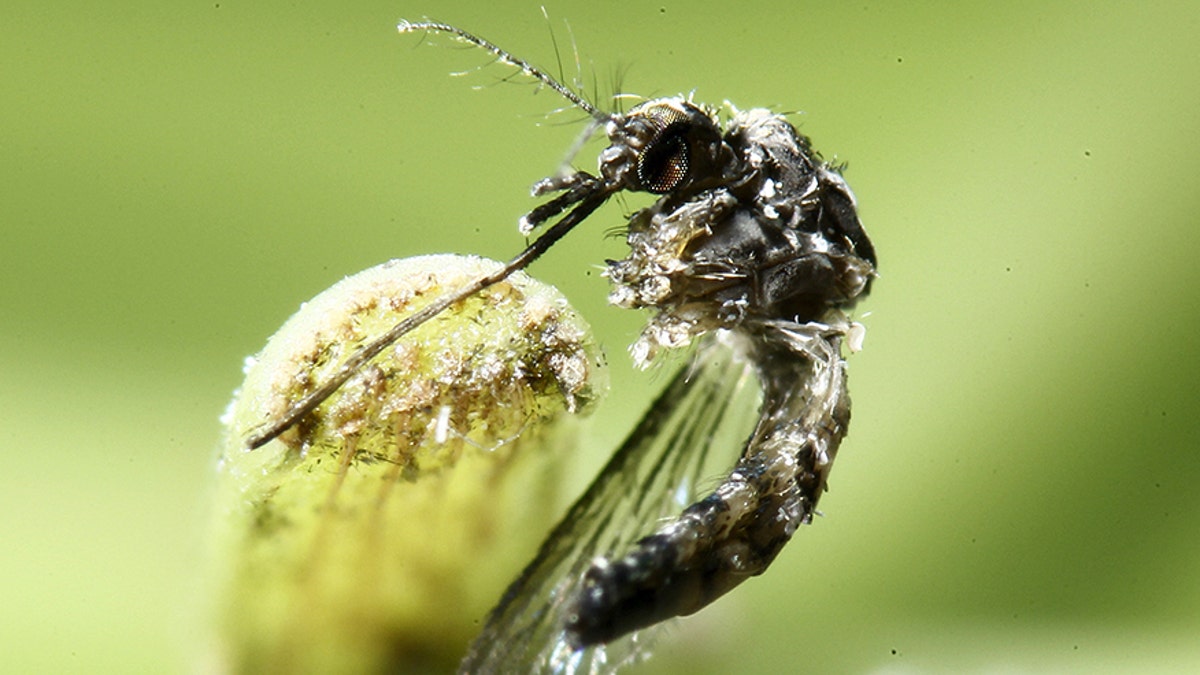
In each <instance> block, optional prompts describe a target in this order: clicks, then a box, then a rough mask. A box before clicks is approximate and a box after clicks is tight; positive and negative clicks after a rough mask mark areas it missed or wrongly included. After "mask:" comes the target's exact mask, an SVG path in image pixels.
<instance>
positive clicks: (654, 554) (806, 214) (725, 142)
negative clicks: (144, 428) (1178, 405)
mask: <svg viewBox="0 0 1200 675" xmlns="http://www.w3.org/2000/svg"><path fill="white" fill-rule="evenodd" d="M398 29H399V32H400V33H421V34H429V33H440V34H445V35H449V36H451V37H452V38H454V39H456V40H458V41H461V42H464V43H466V44H468V45H471V46H473V47H475V48H478V49H482V50H483V51H485V52H488V53H490V54H491V56H492V57H493V59H494V60H495V61H497V62H499V63H502V64H505V65H506V66H509V67H511V68H513V69H515V71H516V73H518V74H520V75H522V76H524V77H528V78H531V79H532V80H533V81H534V82H535V83H537V85H538V86H539V87H545V88H548V89H550V90H553V91H554V92H556V93H557V94H558V95H559V96H561V97H562V98H563V99H565V101H566V102H567V103H568V107H570V108H574V109H577V110H580V111H582V112H583V113H585V114H586V115H587V116H588V118H589V120H590V121H589V125H588V129H587V130H586V131H585V134H586V133H590V132H591V131H594V130H597V129H603V130H604V133H605V135H606V136H607V139H608V146H607V147H606V148H605V149H604V150H602V151H601V152H600V153H599V158H598V170H597V171H596V172H595V173H591V172H588V171H584V170H569V169H567V168H566V167H564V170H562V171H560V172H558V173H556V174H555V175H552V176H550V177H547V178H544V179H542V180H540V181H538V182H536V183H535V184H534V186H533V189H532V193H533V196H534V197H535V198H540V199H544V201H542V203H540V204H539V205H538V206H536V207H534V208H533V209H532V210H530V211H529V212H528V213H527V214H526V215H525V216H524V217H522V218H521V220H520V223H519V230H520V232H521V233H522V234H530V233H533V232H535V231H539V230H540V234H539V235H538V236H537V238H536V239H534V240H533V241H532V242H531V243H529V244H528V245H527V246H526V248H525V249H524V250H522V251H521V252H520V253H518V254H517V255H516V256H514V257H513V258H512V259H511V260H509V261H508V262H507V263H506V264H505V265H503V266H502V267H501V268H499V269H497V270H496V271H494V272H491V273H488V274H483V275H481V276H479V277H477V278H475V279H474V280H472V281H470V282H469V283H466V284H464V285H463V286H462V287H460V288H458V289H457V290H454V291H452V292H450V293H448V294H446V295H444V296H443V297H441V298H440V299H438V300H435V301H434V302H432V303H431V304H429V305H427V306H426V307H425V308H423V309H421V310H419V311H417V312H415V313H413V314H411V315H409V316H408V317H407V318H405V319H403V320H402V321H400V322H399V323H397V324H395V325H394V326H393V327H392V328H391V329H390V330H388V331H386V332H385V333H383V334H382V335H380V336H378V337H377V338H375V339H374V340H372V341H370V342H369V343H367V344H366V345H365V346H363V347H362V348H361V349H360V350H359V351H358V352H356V353H355V354H353V355H352V356H351V357H349V358H348V359H347V360H346V361H345V363H344V364H343V365H342V366H341V367H340V368H339V369H338V370H337V371H336V373H335V374H334V375H333V376H331V377H330V378H329V379H328V380H327V381H324V382H321V383H317V384H316V385H315V386H314V387H313V388H312V389H311V391H310V392H309V393H308V394H307V395H305V396H304V397H302V398H300V399H299V400H297V401H295V402H294V403H293V404H292V405H291V406H290V408H288V409H287V411H286V412H284V413H283V414H282V415H281V416H279V417H278V418H277V419H272V420H267V421H265V423H264V425H263V426H262V427H260V428H258V429H257V430H255V431H254V432H253V433H252V435H251V436H250V437H249V438H248V439H247V446H248V447H249V448H257V447H260V446H262V445H264V444H266V443H268V442H269V441H271V440H272V439H275V438H276V437H278V436H279V435H280V434H282V433H284V432H285V431H287V430H288V429H290V428H292V427H293V426H296V425H297V424H299V423H301V422H302V421H303V420H304V419H305V418H306V417H307V416H309V415H313V414H314V411H316V410H317V408H318V406H320V404H321V403H322V401H324V400H325V399H326V398H328V397H329V396H330V395H331V394H332V393H334V392H335V391H337V390H338V389H339V388H340V387H341V386H342V385H343V384H345V383H346V382H347V381H348V380H349V379H351V378H353V377H355V376H356V374H357V373H358V372H359V371H360V370H361V369H362V368H363V366H364V365H365V364H367V363H368V362H370V361H371V360H372V359H373V358H375V357H376V356H378V355H379V354H380V353H382V352H383V351H384V350H386V349H388V348H389V347H390V346H391V345H393V344H394V343H395V342H396V341H397V340H399V339H401V338H402V337H403V336H404V335H405V334H407V333H408V332H410V331H412V330H413V329H414V328H416V327H417V326H420V325H421V324H423V323H424V322H426V321H428V320H429V319H431V318H433V317H434V316H436V315H438V314H439V313H441V312H444V311H447V310H448V309H450V308H451V307H452V306H453V305H454V304H455V303H456V302H458V301H460V300H462V299H464V298H467V297H469V296H471V295H473V294H475V293H478V292H480V291H481V290H483V289H485V288H487V287H489V286H491V285H492V284H495V283H497V282H499V281H501V280H503V279H506V278H507V277H509V276H510V275H512V274H513V273H514V272H517V271H519V270H524V269H525V268H526V267H528V266H529V265H530V264H531V263H533V262H534V261H535V260H537V259H538V258H539V257H540V256H541V255H542V254H543V253H545V252H546V251H547V250H548V249H549V248H550V247H551V246H553V245H554V244H555V243H557V242H558V241H559V240H560V239H562V238H563V237H564V236H565V235H566V234H567V233H568V232H570V231H571V230H572V229H573V228H574V227H575V226H576V225H578V224H579V223H580V222H582V221H583V220H585V219H586V218H587V217H588V216H590V215H591V214H592V213H593V212H595V211H596V210H597V209H598V208H599V207H600V206H601V205H602V204H604V203H605V202H606V201H608V199H609V198H610V197H613V196H615V195H618V194H621V193H624V192H643V193H649V194H650V195H652V196H654V198H655V199H656V201H654V203H653V204H651V205H650V206H648V207H645V208H642V209H640V210H637V211H636V212H634V213H633V214H632V215H631V216H629V220H628V223H627V225H626V227H625V229H624V234H625V238H626V241H627V243H628V246H629V251H628V254H627V257H625V258H623V259H620V260H610V261H606V264H607V267H606V270H605V273H604V274H605V276H607V277H608V279H609V281H610V282H611V285H612V290H611V293H610V296H609V300H610V302H611V303H612V304H614V305H617V306H619V307H623V308H628V309H645V310H648V311H649V314H650V316H649V318H648V320H647V324H646V326H645V328H644V329H643V330H642V332H641V335H640V336H639V337H638V338H637V340H636V341H635V343H634V344H633V345H632V347H631V349H630V351H631V353H632V357H633V361H634V363H635V364H636V365H638V366H639V367H645V366H646V365H647V364H649V363H651V362H652V361H653V360H654V359H655V357H656V356H658V355H659V354H660V353H662V352H663V351H665V350H673V349H679V348H683V347H686V346H689V345H691V346H692V348H691V350H690V357H689V362H688V364H687V365H685V366H684V367H682V368H680V369H679V370H678V371H677V372H676V373H675V374H674V375H673V376H672V377H671V378H669V382H668V384H667V385H666V387H665V389H664V390H663V392H662V393H661V394H660V395H659V397H658V398H657V399H656V400H655V401H654V402H653V403H652V404H651V405H650V407H649V408H648V409H647V411H646V412H645V413H644V415H643V416H642V419H641V421H640V422H639V423H638V424H637V425H636V426H635V428H634V429H633V430H632V431H631V432H630V434H629V436H628V437H627V439H626V440H625V441H624V443H622V444H621V446H620V447H619V448H618V449H617V450H616V452H615V453H614V454H613V456H612V458H611V459H610V460H609V462H608V464H607V465H606V466H605V467H604V469H603V470H602V471H601V473H600V474H599V475H598V476H597V477H596V478H595V480H594V482H593V483H592V484H591V486H590V487H589V488H588V489H587V490H586V491H585V492H584V494H583V495H582V496H581V497H580V498H579V499H578V500H577V501H576V502H575V504H574V505H573V506H572V507H571V508H570V510H569V511H568V513H567V514H566V516H565V517H564V518H563V519H562V520H561V521H560V522H559V524H558V526H557V527H556V528H555V529H554V530H553V531H552V532H551V533H550V535H549V536H548V537H547V538H546V540H545V542H544V543H543V545H542V547H541V549H540V550H539V551H538V553H537V555H536V556H535V557H534V559H533V560H532V561H531V562H530V563H529V565H528V566H527V567H526V568H525V570H524V571H523V572H522V573H521V574H520V575H519V576H518V578H517V579H516V580H515V581H514V582H513V583H512V584H511V586H510V587H509V588H508V590H507V591H506V592H505V594H504V595H503V597H502V598H501V599H500V601H499V603H498V604H497V606H496V607H495V609H494V610H493V611H492V612H491V614H490V615H489V617H488V619H487V622H486V624H485V626H484V628H483V630H482V632H481V633H480V635H479V636H478V637H477V638H476V639H475V641H474V642H473V643H472V645H471V647H470V649H469V651H468V653H467V655H466V657H465V659H464V660H463V662H462V664H461V666H460V672H464V673H477V672H497V673H503V672H603V671H605V670H608V669H612V668H615V667H617V666H619V665H621V664H623V663H626V662H628V661H630V660H632V659H636V658H640V657H641V656H642V655H644V654H645V653H646V650H647V645H648V639H649V638H648V636H649V635H650V634H651V633H652V632H653V631H648V630H647V629H649V628H651V627H654V626H655V625H657V624H660V623H661V622H663V621H666V620H668V619H671V618H674V617H677V616H685V615H688V614H692V613H694V612H696V611H699V610H700V609H702V608H704V607H705V606H707V605H708V604H710V603H712V602H713V601H714V600H716V599H717V598H719V597H720V596H721V595H723V594H725V593H726V592H728V591H730V590H731V589H733V588H734V587H736V586H738V585H739V584H740V583H741V582H743V581H744V580H746V579H747V578H749V577H751V576H755V575H758V574H761V573H763V572H764V571H765V570H766V569H767V567H768V566H769V565H770V564H771V562H772V561H773V560H774V559H775V557H776V556H777V555H778V553H779V552H780V550H781V549H782V548H783V546H784V545H785V544H786V543H787V542H788V541H789V540H790V539H791V537H792V535H793V534H794V533H795V531H796V529H797V528H798V527H799V526H800V525H802V524H807V523H810V522H811V521H812V518H813V515H814V514H815V513H816V507H817V503H818V500H819V499H820V496H821V494H822V493H823V492H824V491H825V489H826V483H827V479H828V475H829V471H830V469H831V467H832V464H833V460H834V457H835V455H836V453H837V450H838V447H839V446H840V444H841V441H842V439H843V438H844V437H845V435H846V431H847V428H848V424H849V419H850V399H849V395H848V394H847V388H846V362H845V359H844V357H843V349H844V348H855V347H856V345H857V344H858V343H860V342H861V335H860V333H861V327H860V326H859V325H858V324H855V323H853V322H852V321H851V320H850V318H849V317H848V314H847V312H849V311H850V310H852V309H853V307H854V306H855V304H856V303H857V301H858V300H860V299H861V298H863V297H865V296H866V295H867V294H868V292H869V291H870V287H871V284H872V281H873V279H874V278H875V276H876V266H877V264H876V256H875V250H874V247H873V245H872V243H871V240H870V239H869V237H868V236H867V233H866V232H865V230H864V229H863V227H862V225H861V223H860V221H859V218H858V210H857V204H856V201H855V198H854V195H853V193H852V192H851V190H850V188H849V186H848V185H847V183H846V182H845V180H844V179H843V178H842V176H841V167H837V166H833V165H830V164H829V163H827V162H825V161H824V160H823V159H822V158H821V156H820V155H819V154H818V153H817V152H816V151H815V150H813V149H812V147H811V144H810V142H809V139H808V138H806V137H805V136H803V135H801V134H800V133H798V132H797V130H796V128H795V127H794V126H793V125H792V124H791V123H789V122H788V121H787V120H786V119H785V118H784V116H783V115H780V114H776V113H773V112H771V111H769V110H765V109H761V108H753V109H748V110H740V109H738V108H736V107H734V106H733V105H732V104H729V103H726V104H725V106H724V108H722V109H718V108H714V107H710V106H707V105H705V104H703V103H699V102H695V101H693V100H692V98H691V96H686V97H685V96H672V97H663V98H655V99H650V100H645V101H643V102H641V103H640V104H638V105H636V106H634V107H633V108H631V109H630V110H629V111H628V112H606V111H604V110H602V109H601V108H600V107H599V106H598V105H596V104H595V103H593V102H591V101H589V100H588V99H587V98H585V97H584V96H582V95H581V94H580V93H578V89H579V87H578V84H579V82H578V78H577V82H576V85H577V86H576V87H575V88H571V87H568V86H566V85H564V84H562V83H561V82H560V81H559V80H558V79H555V78H554V77H551V76H550V75H548V74H547V73H546V71H544V70H542V69H540V68H538V67H536V66H534V65H533V64H531V63H530V62H528V61H525V60H523V59H521V58H518V57H516V56H514V55H513V54H512V53H510V52H508V51H506V50H504V49H501V48H500V47H498V46H496V45H495V44H493V43H491V42H489V41H488V40H485V39H483V38H482V37H479V36H477V35H475V34H473V33H469V32H467V31H465V30H462V29H460V28H457V27H455V26H451V25H448V24H444V23H439V22H436V21H417V22H408V21H402V22H400V24H399V25H398ZM555 52H556V54H558V53H559V52H558V49H557V43H556V46H555ZM575 59H576V63H578V55H577V54H576V55H575ZM561 71H562V65H561V58H560V59H559V72H560V77H561ZM577 72H578V66H577ZM614 98H616V97H614ZM580 145H581V143H577V144H576V147H575V148H573V149H572V154H571V156H572V157H573V156H574V155H573V153H574V152H575V151H577V150H578V146H580ZM729 439H736V440H735V441H730V440H729ZM713 475H722V476H723V477H722V478H720V479H719V480H717V481H715V482H714V481H712V480H711V478H712V476H713ZM681 498H682V501H681ZM681 503H682V504H684V506H683V507H682V508H681V507H680V504H681Z"/></svg>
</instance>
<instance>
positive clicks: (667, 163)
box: [637, 122, 691, 194]
mask: <svg viewBox="0 0 1200 675" xmlns="http://www.w3.org/2000/svg"><path fill="white" fill-rule="evenodd" d="M688 126H689V125H688V124H687V123H686V122H676V123H674V124H669V125H667V127H666V128H665V129H663V130H662V131H661V132H660V133H659V134H658V135H656V136H655V137H654V138H653V139H652V140H651V141H650V143H649V144H647V145H646V148H645V149H644V150H642V153H641V154H640V155H638V163H637V174H638V181H639V182H640V183H641V184H642V188H643V189H645V190H646V191H647V192H653V193H655V194H663V193H665V192H670V191H671V190H674V189H675V188H676V187H678V186H679V184H680V183H682V182H683V181H684V180H686V179H687V177H688V171H689V169H690V168H691V148H690V147H689V146H688V141H687V129H688Z"/></svg>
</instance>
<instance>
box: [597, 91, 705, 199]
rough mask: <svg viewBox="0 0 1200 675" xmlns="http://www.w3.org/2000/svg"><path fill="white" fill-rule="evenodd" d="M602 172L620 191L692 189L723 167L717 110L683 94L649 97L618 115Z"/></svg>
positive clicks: (609, 127)
mask: <svg viewBox="0 0 1200 675" xmlns="http://www.w3.org/2000/svg"><path fill="white" fill-rule="evenodd" d="M606 131H607V133H608V139H609V143H610V144H609V147H608V148H607V149H605V150H604V152H603V153H601V155H600V175H601V176H602V177H603V178H604V181H605V182H607V183H609V184H611V185H613V186H617V187H616V189H625V190H634V191H638V192H649V193H652V194H660V195H661V194H667V193H671V192H676V191H681V190H686V189H687V188H689V187H690V186H692V185H693V184H694V183H696V182H698V181H702V180H703V179H704V178H706V177H708V176H711V175H712V173H713V171H714V170H715V169H716V168H717V167H718V166H719V165H720V157H721V148H722V143H721V127H720V125H719V123H718V121H717V119H716V116H715V114H714V113H713V112H711V111H709V110H707V109H705V108H702V107H700V106H698V105H696V104H694V103H692V102H690V101H688V100H686V99H683V98H680V97H671V98H658V99H653V100H650V101H647V102H645V103H643V104H641V105H639V106H638V107H636V108H634V109H633V110H631V111H629V112H628V113H625V114H624V115H613V116H612V118H611V119H610V120H609V122H608V125H607V129H606Z"/></svg>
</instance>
